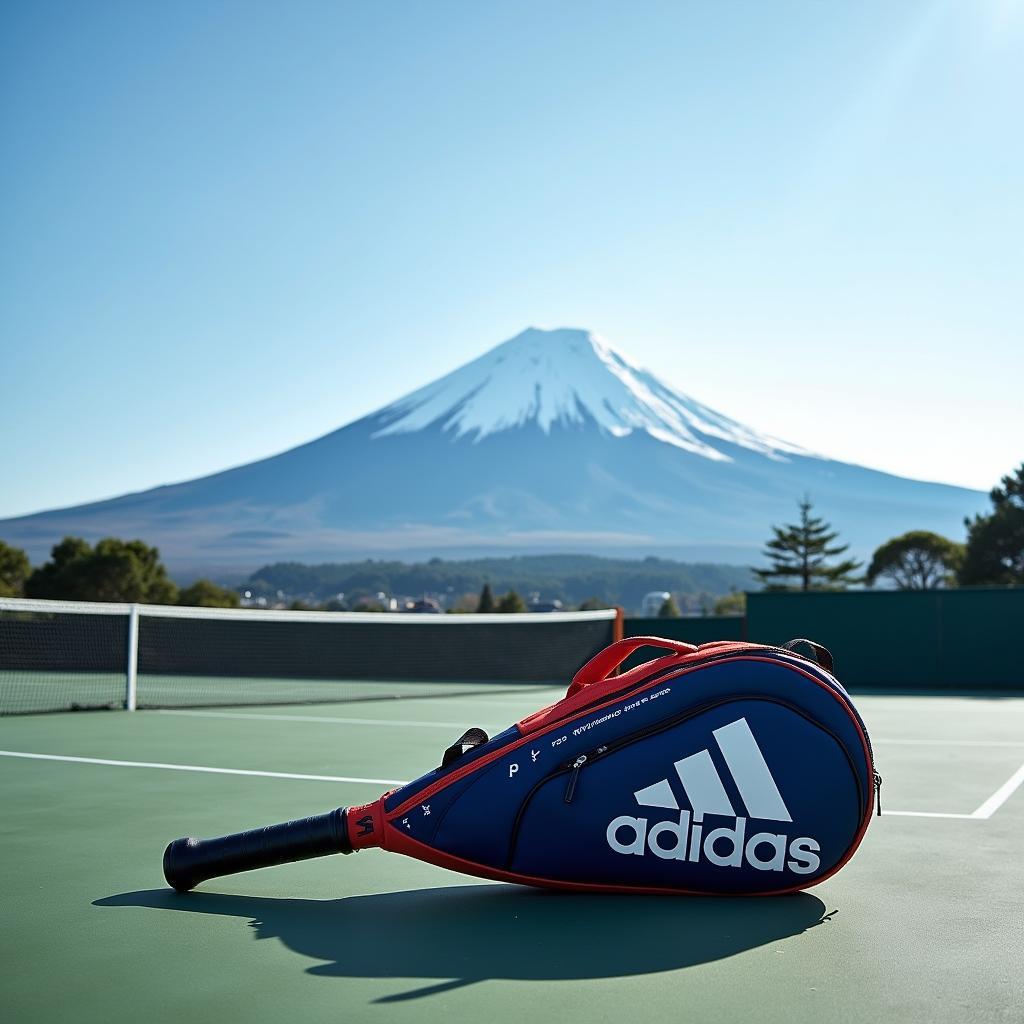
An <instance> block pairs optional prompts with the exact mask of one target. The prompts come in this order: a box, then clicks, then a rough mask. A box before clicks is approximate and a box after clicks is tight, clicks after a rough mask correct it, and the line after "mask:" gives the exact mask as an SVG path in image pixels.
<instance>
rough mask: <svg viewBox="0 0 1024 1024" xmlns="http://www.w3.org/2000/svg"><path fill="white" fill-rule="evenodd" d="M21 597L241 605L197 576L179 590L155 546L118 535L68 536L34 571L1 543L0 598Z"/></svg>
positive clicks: (25, 557) (234, 595)
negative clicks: (92, 539)
mask: <svg viewBox="0 0 1024 1024" xmlns="http://www.w3.org/2000/svg"><path fill="white" fill-rule="evenodd" d="M20 596H25V597H39V598H49V599H52V600H61V601H128V602H138V603H140V604H181V605H192V606H195V607H206V608H237V607H238V605H239V603H240V600H239V596H238V594H237V593H236V592H235V591H234V590H228V589H226V588H225V587H220V586H218V585H217V584H216V583H213V582H212V581H211V580H206V579H200V580H196V581H195V583H193V584H192V585H191V586H188V587H185V588H184V589H179V588H178V586H177V585H176V584H175V583H174V581H173V580H172V579H171V578H170V577H169V576H168V575H167V569H166V568H165V567H164V565H163V563H162V562H161V561H160V552H159V551H158V550H157V549H156V548H154V547H150V546H149V545H148V544H146V543H144V542H143V541H141V540H127V541H126V540H118V539H117V538H116V537H107V538H105V539H104V540H101V541H97V543H96V545H95V546H93V545H91V544H89V543H88V541H85V540H83V539H82V538H81V537H65V538H64V539H63V540H62V541H61V542H60V543H59V544H57V545H55V546H54V548H53V550H52V551H51V553H50V560H49V561H48V562H45V563H44V564H43V565H40V566H37V567H36V568H35V569H33V568H32V566H31V564H30V562H29V559H28V555H26V554H25V552H24V551H22V550H21V549H20V548H12V547H10V546H9V545H7V544H5V543H4V542H3V541H0V597H20Z"/></svg>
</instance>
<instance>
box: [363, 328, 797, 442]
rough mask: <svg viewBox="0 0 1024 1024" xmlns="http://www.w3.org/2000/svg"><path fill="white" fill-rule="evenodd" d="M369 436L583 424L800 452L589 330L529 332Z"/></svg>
mask: <svg viewBox="0 0 1024 1024" xmlns="http://www.w3.org/2000/svg"><path fill="white" fill-rule="evenodd" d="M380 416H381V417H382V418H383V419H385V420H386V421H388V422H387V425H386V426H384V427H383V428H381V429H380V430H378V431H377V432H376V433H375V434H374V435H373V436H374V437H384V436H386V435H389V434H403V433H411V432H413V431H418V430H423V429H425V428H427V427H430V426H440V427H441V429H443V430H444V431H445V432H448V433H450V434H452V435H454V436H455V437H464V436H467V435H468V436H470V437H472V439H474V440H477V441H479V440H481V439H482V438H484V437H487V435H488V434H494V433H497V432H498V431H501V430H509V429H512V428H515V427H522V426H525V425H527V424H530V423H533V424H536V425H537V426H538V427H539V428H540V429H541V430H543V431H544V432H546V433H547V432H550V430H551V428H552V427H553V426H556V425H562V426H571V425H582V424H584V423H586V422H587V420H588V419H589V420H592V421H593V422H594V423H596V424H597V426H598V427H599V428H600V429H601V430H603V431H606V432H607V433H608V434H611V435H612V436H615V437H623V436H625V435H627V434H631V433H632V432H633V431H635V430H642V431H646V433H648V434H649V435H650V436H651V437H653V438H655V439H657V440H658V441H662V442H664V443H665V444H671V445H675V446H676V447H677V448H682V449H684V450H686V451H689V452H693V453H695V454H697V455H702V456H704V457H705V458H708V459H715V460H721V461H728V460H729V459H730V456H729V455H728V454H726V453H724V452H722V451H719V450H718V448H716V447H715V441H716V440H721V441H727V442H730V443H732V444H734V445H739V446H741V447H743V448H747V449H750V450H752V451H756V452H760V453H761V454H764V455H768V456H769V457H773V458H783V457H784V455H785V454H786V453H794V452H799V453H803V450H802V449H800V448H797V447H796V446H795V445H791V444H787V443H785V442H783V441H778V440H776V439H775V438H771V437H767V436H765V435H763V434H759V433H757V432H756V431H754V430H752V429H750V428H749V427H745V426H743V425H742V424H740V423H737V422H736V421H735V420H731V419H729V418H728V417H725V416H722V415H720V414H719V413H716V412H714V411H713V410H712V409H709V408H707V407H706V406H704V405H701V404H700V403H699V402H696V401H694V400H693V399H692V398H690V397H688V396H687V395H684V394H682V393H681V392H679V391H676V390H674V389H673V388H671V387H669V386H668V385H667V384H664V383H662V382H661V381H660V380H658V378H657V377H655V376H654V374H652V373H650V372H649V371H647V370H644V369H641V368H640V367H639V366H637V365H635V364H634V363H633V362H631V361H630V360H629V359H627V358H626V357H625V356H623V355H622V354H621V353H619V352H617V351H616V350H615V349H613V348H612V347H611V345H609V344H608V342H606V341H605V340H604V339H603V338H600V337H598V336H597V335H595V334H592V333H591V332H590V331H584V330H579V329H577V328H569V327H562V328H559V329H557V330H542V329H540V328H537V327H530V328H528V329H527V330H525V331H523V332H522V334H518V335H516V337H514V338H511V339H510V340H509V341H506V342H504V343H502V344H501V345H498V346H497V347H495V348H493V349H491V350H490V351H489V352H486V353H484V355H482V356H480V357H479V358H477V359H474V360H473V361H472V362H469V363H466V365H465V366H462V367H460V368H459V369H457V370H455V371H453V372H452V373H449V374H447V375H446V376H444V377H441V378H439V379H438V380H436V381H434V382H433V383H432V384H428V385H427V386H426V387H423V388H420V389H419V390H417V391H414V392H412V393H411V394H409V395H406V396H405V397H404V398H401V399H399V400H398V401H397V402H394V403H393V404H392V405H389V406H387V407H386V408H385V409H382V410H381V413H380Z"/></svg>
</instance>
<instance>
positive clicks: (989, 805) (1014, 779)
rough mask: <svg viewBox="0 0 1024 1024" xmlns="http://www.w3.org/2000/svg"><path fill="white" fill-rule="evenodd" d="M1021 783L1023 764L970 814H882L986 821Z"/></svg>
mask: <svg viewBox="0 0 1024 1024" xmlns="http://www.w3.org/2000/svg"><path fill="white" fill-rule="evenodd" d="M1021 785H1024V764H1022V765H1021V766H1020V767H1019V768H1018V769H1017V770H1016V771H1015V772H1014V773H1013V774H1012V775H1011V776H1010V777H1009V778H1008V779H1007V780H1006V781H1005V782H1004V783H1003V784H1002V785H1001V786H1000V787H999V788H998V789H997V790H996V791H995V792H994V793H993V794H992V795H991V796H990V797H989V798H988V799H987V800H986V801H985V802H984V803H983V804H982V805H981V806H980V807H979V808H978V809H977V810H976V811H973V812H972V813H971V814H946V813H943V812H939V811H882V814H883V815H886V814H894V815H900V816H902V817H905V818H964V819H967V820H968V821H987V820H988V819H989V818H991V817H992V815H993V814H995V813H996V811H998V810H999V808H1000V807H1002V806H1003V804H1005V803H1006V801H1007V800H1009V799H1010V797H1011V796H1013V794H1014V793H1015V792H1016V791H1017V790H1018V789H1019V788H1020V787H1021Z"/></svg>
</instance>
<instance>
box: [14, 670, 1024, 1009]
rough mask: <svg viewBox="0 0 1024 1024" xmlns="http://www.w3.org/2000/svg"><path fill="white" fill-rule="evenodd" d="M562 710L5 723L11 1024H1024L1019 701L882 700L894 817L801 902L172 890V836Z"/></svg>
mask: <svg viewBox="0 0 1024 1024" xmlns="http://www.w3.org/2000/svg"><path fill="white" fill-rule="evenodd" d="M554 696H555V691H552V690H544V691H537V692H529V693H523V694H516V693H493V694H484V695H462V696H457V697H448V698H435V699H423V700H416V701H408V702H403V701H386V702H385V701H382V702H380V703H359V704H334V705H316V706H305V707H292V706H290V707H276V708H260V707H245V708H238V709H230V708H219V709H216V710H198V711H140V712H137V713H134V714H130V713H126V712H82V713H77V714H57V715H38V716H23V717H14V718H7V719H3V720H0V748H2V750H3V751H4V752H5V755H4V756H0V773H2V779H0V796H2V815H0V842H2V846H0V886H2V904H0V906H2V915H3V928H2V930H0V943H2V954H0V955H2V963H3V972H2V981H0V1007H2V1013H3V1018H4V1019H5V1020H8V1021H12V1022H14V1021H17V1022H28V1021H58V1020H59V1021H68V1020H70V1021H103V1022H119V1021H137V1020H143V1021H146V1022H147V1024H161V1022H170V1021H176V1022H177V1021H181V1020H188V1021H190V1024H205V1022H217V1024H230V1022H233V1021H245V1022H246V1024H257V1022H264V1021H267V1022H270V1021H274V1022H281V1021H303V1022H306V1021H332V1022H334V1021H392V1020H409V1021H414V1020H415V1021H427V1022H430V1021H435V1020H436V1021H438V1022H441V1021H444V1022H446V1024H447V1022H450V1021H452V1020H476V1019H484V1020H486V1021H487V1022H488V1024H493V1022H503V1021H506V1020H507V1021H516V1022H517V1024H521V1022H523V1021H537V1022H540V1021H546V1020H560V1021H588V1022H592V1021H612V1020H614V1021H622V1020H630V1021H643V1020H659V1021H661V1020H665V1021H680V1020H686V1021H698V1022H715V1021H757V1022H760V1024H767V1022H776V1021H777V1022H780V1024H782V1022H785V1024H795V1022H803V1021H815V1022H821V1021H857V1022H859V1021H864V1022H868V1021H870V1022H878V1021H885V1022H888V1021H922V1022H934V1021H956V1022H964V1021H985V1022H991V1021H1007V1022H1009V1021H1014V1022H1019V1021H1022V1020H1024V959H1022V956H1024V898H1022V893H1024V786H1021V782H1022V780H1024V696H1020V695H1018V696H1004V697H1002V698H997V697H982V696H973V697H956V696H908V695H902V696H899V695H891V696H882V695H871V696H862V697H860V698H859V699H858V703H859V706H860V707H861V709H862V711H863V713H864V716H865V718H866V720H867V723H868V726H869V728H870V729H871V732H872V736H873V738H874V741H875V746H876V748H877V760H878V768H879V771H880V772H881V773H882V775H883V777H884V780H885V781H884V785H883V789H882V806H883V809H884V810H885V812H886V813H885V814H884V815H883V816H882V817H881V818H878V819H876V820H875V821H874V823H873V824H872V826H871V828H870V830H869V832H868V835H867V837H866V839H865V841H864V844H863V846H862V847H861V850H860V852H859V853H858V854H857V856H856V857H855V858H854V859H853V861H852V862H851V863H850V864H849V865H848V866H847V867H846V868H844V869H843V870H842V871H841V872H840V873H839V874H838V875H836V876H835V877H834V878H832V879H829V880H827V881H826V882H824V883H822V884H821V885H819V886H817V887H815V888H813V889H811V890H810V891H809V892H806V893H803V894H800V895H795V896H787V897H778V898H767V899H754V898H752V899H738V898H735V899H716V898H688V897H650V896H634V897H630V896H599V895H579V894H560V893H551V892H542V891H533V890H529V889H525V888H520V887H517V886H506V885H499V884H492V883H487V882H483V881H480V880H476V879H473V878H468V877H463V876H460V875H456V874H453V873H451V872H448V871H445V870H442V869H440V868H435V867H431V866H429V865H426V864H421V863H418V862H416V861H412V860H407V859H403V858H400V857H397V856H394V855H392V854H388V853H385V852H383V851H380V850H371V851H366V852H363V853H360V854H358V855H354V856H350V857H340V856H339V857H331V858H326V859H323V860H317V861H307V862H305V863H302V864H295V865H289V866H284V867H278V868H273V869H268V870H265V871H262V872H251V873H248V874H243V875H235V876H232V877H229V878H223V879H218V880H213V881H210V882H207V883H205V884H204V885H203V886H201V887H200V889H199V890H197V891H196V892H194V893H191V894H187V895H177V894H175V893H173V892H171V891H170V890H168V889H167V888H166V887H165V886H164V882H163V878H162V876H161V871H160V858H161V854H162V851H163V848H164V846H165V844H166V843H167V842H168V840H170V839H173V838H175V837H177V836H180V835H185V834H191V835H199V836H211V835H218V834H222V833H224V832H229V831H236V830H240V829H244V828H248V827H252V826H255V825H260V824H267V823H271V822H276V821H283V820H286V819H288V818H292V817H297V816H302V815H305V814H310V813H315V812H319V811H322V810H327V809H329V808H331V807H334V806H337V805H339V804H359V803H364V802H366V801H368V800H370V799H372V798H374V797H376V796H377V795H379V793H381V792H382V791H383V790H384V789H387V788H389V787H390V784H391V782H392V781H402V780H406V779H410V778H413V777H415V776H416V775H418V774H420V773H421V772H423V771H424V770H426V769H428V768H430V767H432V766H433V765H435V764H437V763H438V759H439V755H440V752H441V751H442V750H443V749H444V748H445V747H446V746H447V745H448V744H449V743H451V742H452V740H453V739H455V738H456V737H457V736H458V735H459V734H460V732H461V731H462V730H463V729H464V728H465V727H467V726H470V725H480V726H483V727H484V728H486V729H488V730H489V731H490V730H497V729H500V728H502V727H504V726H506V725H508V724H509V723H510V722H512V721H514V720H515V719H517V718H519V717H521V716H522V715H523V714H525V713H526V712H529V711H531V710H533V709H534V708H536V707H539V706H541V705H542V704H544V703H547V702H548V701H549V700H550V699H552V698H553V697H554ZM11 754H17V755H19V756H9V755H11ZM26 754H36V755H49V756H50V758H53V759H47V758H42V757H27V756H20V755H26ZM126 762H130V763H126ZM174 766H177V768H175V767H174ZM182 767H185V768H190V769H193V770H177V769H180V768H182ZM214 769H221V770H225V769H226V770H234V771H230V772H227V773H226V772H224V771H215V770H214ZM339 780H345V781H339Z"/></svg>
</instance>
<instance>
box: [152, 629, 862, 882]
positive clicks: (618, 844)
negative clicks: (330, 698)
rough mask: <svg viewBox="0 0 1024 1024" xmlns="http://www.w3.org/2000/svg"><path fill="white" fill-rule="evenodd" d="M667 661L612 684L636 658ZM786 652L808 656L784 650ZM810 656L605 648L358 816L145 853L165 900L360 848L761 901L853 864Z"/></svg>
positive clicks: (842, 747) (855, 835)
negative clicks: (542, 703) (559, 686)
mask: <svg viewBox="0 0 1024 1024" xmlns="http://www.w3.org/2000/svg"><path fill="white" fill-rule="evenodd" d="M645 646H650V647H657V648H663V649H665V650H667V651H668V653H667V654H666V655H664V656H662V657H659V658H657V659H655V660H653V661H648V662H646V663H644V664H641V665H639V666H637V667H636V668H633V669H631V670H629V671H627V672H624V673H622V674H620V675H612V674H611V673H613V672H614V671H615V670H616V669H617V668H618V666H619V665H620V664H621V663H622V662H623V661H624V660H625V659H626V658H627V657H628V656H629V655H630V654H632V653H633V652H634V651H635V650H637V649H638V648H641V647H645ZM798 646H805V647H807V649H808V650H809V652H810V656H808V657H805V656H803V655H801V654H798V653H797V652H796V650H795V648H797V647H798ZM831 669H832V659H831V656H830V655H829V653H828V651H826V650H825V649H824V648H823V647H821V646H820V645H818V644H814V643H811V642H809V641H802V640H801V641H792V643H791V644H788V645H786V647H768V646H764V645H760V644H752V643H732V642H720V643H713V644H703V645H701V646H700V647H694V646H693V645H691V644H685V643H680V642H677V641H674V640H665V639H661V638H657V637H630V638H628V639H625V640H620V641H619V642H617V643H615V644H612V645H611V646H610V647H607V648H606V649H605V650H603V651H602V652H601V653H599V654H598V655H596V656H595V657H594V658H592V659H591V660H590V661H589V662H588V663H587V664H586V665H584V666H583V668H581V669H580V670H579V672H578V673H577V674H576V676H575V677H574V679H573V680H572V684H571V685H570V686H569V689H568V692H567V693H566V696H565V698H564V699H563V700H561V701H559V702H558V703H556V704H553V705H551V706H550V707H547V708H543V709H542V710H540V711H537V712H536V713H535V714H532V715H530V716H529V717H528V718H525V719H523V720H522V721H521V722H517V723H516V724H515V725H512V726H511V727H509V728H508V729H506V730H505V731H504V732H501V733H499V734H498V735H496V736H494V737H493V738H488V736H487V734H486V733H485V732H483V730H481V729H470V730H468V731H467V732H466V733H465V734H464V735H463V736H461V737H460V738H459V739H458V740H457V741H456V742H455V743H454V744H452V745H451V746H450V747H449V748H448V749H447V750H446V751H445V752H444V755H443V758H442V760H441V764H440V765H439V766H438V767H437V768H435V769H433V770H432V771H430V772H427V774H426V775H423V776H421V777H420V778H418V779H416V780H415V781H413V782H410V783H408V784H407V785H404V786H402V787H401V788H399V789H394V790H392V791H391V792H389V793H385V794H384V795H383V796H381V797H380V798H379V799H377V800H375V801H373V802H372V803H369V804H365V805H363V806H360V807H348V808H338V809H337V810H335V811H331V812H329V813H327V814H324V815H319V816H316V817H312V818H307V819H304V820H302V821H295V822H288V823H286V824H284V825H274V826H270V827H269V828H264V829H256V830H254V831H252V832H246V833H241V834H239V835H235V836H227V837H224V838H222V839H212V840H196V839H178V840H175V842H173V843H171V844H170V846H168V848H167V851H166V853H165V854H164V874H165V876H166V878H167V881H168V882H169V883H170V884H171V885H172V886H173V887H174V888H176V889H179V890H187V889H191V888H193V887H194V886H195V885H196V884H198V883H199V882H201V881H203V880H204V879H207V878H211V877H214V876H216V875H223V874H229V873H232V872H236V871H244V870H247V869H249V868H253V867H263V866H267V865H270V864H279V863H284V862H288V861H294V860H301V859H305V858H308V857H316V856H321V855H323V854H329V853H351V852H353V851H356V850H362V849H367V848H369V847H374V846H379V847H382V848H383V849H385V850H389V851H391V852H393V853H402V854H405V855H407V856H410V857H416V858H418V859H419V860H423V861H427V862H429V863H431V864H436V865H439V866H440V867H445V868H450V869H452V870H455V871H461V872H465V873H466V874H470V875H478V876H481V877H483V878H490V879H499V880H503V881H508V882H519V883H523V884H526V885H537V886H547V887H551V888H555V889H578V890H599V891H612V892H623V891H634V892H656V893H706V894H711V893H716V894H717V893H721V894H772V893H785V892H793V891H796V890H799V889H805V888H807V887H808V886H811V885H814V884H816V883H818V882H820V881H822V880H823V879H825V878H828V877H829V876H830V875H832V874H834V873H835V872H836V871H838V870H839V869H840V868H841V867H842V866H843V865H844V864H846V862H847V861H848V860H849V859H850V858H851V857H852V856H853V854H854V852H855V851H856V849H857V847H858V845H859V844H860V841H861V839H862V838H863V836H864V833H865V831H866V829H867V827H868V823H869V822H870V820H871V814H872V809H873V807H874V805H875V794H876V792H877V790H878V789H879V787H880V785H881V779H880V777H879V776H878V775H877V774H876V773H875V770H874V764H873V759H872V752H871V744H870V741H869V739H868V734H867V729H866V728H865V726H864V723H863V721H862V720H861V718H860V715H859V714H858V713H857V710H856V708H855V707H854V705H853V702H852V701H851V699H850V697H849V695H848V694H847V692H846V691H845V690H844V689H843V687H842V686H841V685H840V684H839V683H838V682H837V680H836V679H835V677H834V676H833V675H832V671H831Z"/></svg>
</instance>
